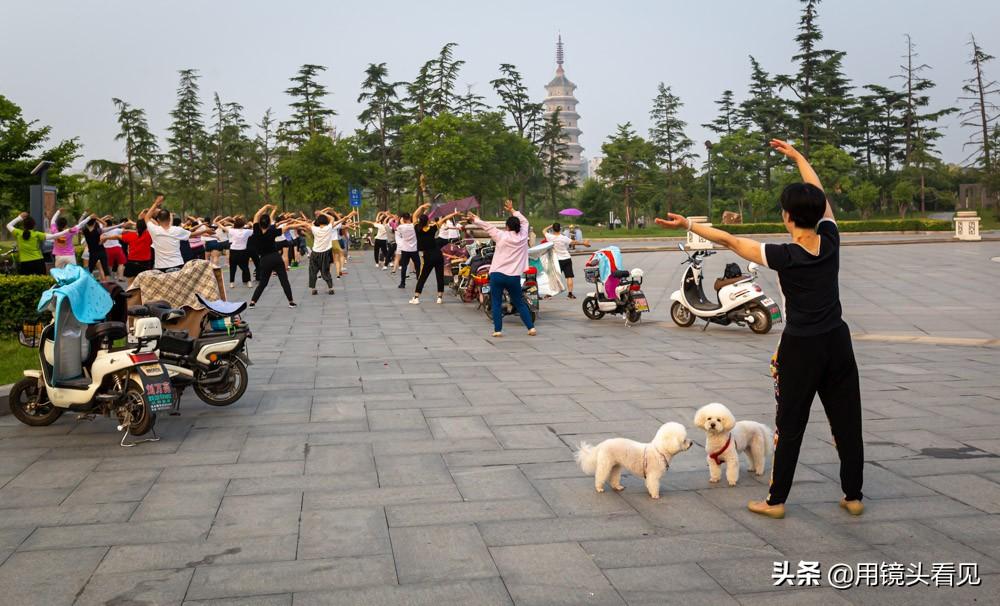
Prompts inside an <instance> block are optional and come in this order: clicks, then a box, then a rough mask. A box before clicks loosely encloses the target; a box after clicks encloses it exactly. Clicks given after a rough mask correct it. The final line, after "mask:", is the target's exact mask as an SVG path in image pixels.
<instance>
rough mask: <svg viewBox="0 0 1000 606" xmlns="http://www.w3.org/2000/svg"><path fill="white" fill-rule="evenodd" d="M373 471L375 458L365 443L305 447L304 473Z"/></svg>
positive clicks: (310, 445)
mask: <svg viewBox="0 0 1000 606" xmlns="http://www.w3.org/2000/svg"><path fill="white" fill-rule="evenodd" d="M369 471H375V460H374V458H373V457H372V451H371V447H370V446H369V445H367V444H352V445H341V446H325V445H318V446H317V445H314V444H313V443H312V442H311V441H310V443H309V446H308V448H307V449H306V465H305V473H306V474H307V475H313V474H323V475H326V474H342V473H365V472H369Z"/></svg>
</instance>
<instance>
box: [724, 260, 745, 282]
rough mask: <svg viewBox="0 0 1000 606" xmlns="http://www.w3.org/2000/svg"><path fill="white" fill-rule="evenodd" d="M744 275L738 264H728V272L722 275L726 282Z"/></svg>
mask: <svg viewBox="0 0 1000 606" xmlns="http://www.w3.org/2000/svg"><path fill="white" fill-rule="evenodd" d="M742 275H743V270H742V269H741V268H740V266H739V264H737V263H726V271H725V273H723V274H722V277H723V278H725V279H726V280H731V279H732V278H739V277H740V276H742Z"/></svg>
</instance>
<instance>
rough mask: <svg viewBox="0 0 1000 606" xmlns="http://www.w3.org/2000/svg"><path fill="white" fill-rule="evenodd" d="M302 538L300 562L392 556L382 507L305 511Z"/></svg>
mask: <svg viewBox="0 0 1000 606" xmlns="http://www.w3.org/2000/svg"><path fill="white" fill-rule="evenodd" d="M299 537H300V538H299V550H298V559H300V560H310V559H316V558H334V557H343V556H364V555H381V554H389V555H392V553H393V546H391V545H390V543H389V531H388V528H387V527H386V521H385V511H384V510H383V509H382V508H381V507H367V508H359V509H331V510H324V511H304V512H302V520H301V523H300V529H299ZM397 558H398V556H397Z"/></svg>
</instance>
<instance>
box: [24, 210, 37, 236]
mask: <svg viewBox="0 0 1000 606" xmlns="http://www.w3.org/2000/svg"><path fill="white" fill-rule="evenodd" d="M33 229H35V218H34V217H32V216H31V215H28V216H27V217H25V218H24V233H22V234H21V237H22V238H24V239H25V240H30V239H31V230H33Z"/></svg>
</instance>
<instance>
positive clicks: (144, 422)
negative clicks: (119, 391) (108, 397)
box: [118, 382, 156, 436]
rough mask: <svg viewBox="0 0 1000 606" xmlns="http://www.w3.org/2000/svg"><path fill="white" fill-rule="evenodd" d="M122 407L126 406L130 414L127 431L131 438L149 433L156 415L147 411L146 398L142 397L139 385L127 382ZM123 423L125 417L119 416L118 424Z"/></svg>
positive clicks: (154, 423)
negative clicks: (130, 418)
mask: <svg viewBox="0 0 1000 606" xmlns="http://www.w3.org/2000/svg"><path fill="white" fill-rule="evenodd" d="M122 406H127V407H128V408H129V409H130V411H131V412H132V420H131V422H130V423H129V425H128V431H129V433H131V434H132V435H133V436H142V435H145V434H147V433H149V430H150V429H152V428H153V425H156V413H155V412H153V411H151V410H150V409H149V405H148V404H146V398H144V397H143V393H142V387H140V386H139V385H137V384H135V383H132V382H129V385H128V388H126V389H125V403H124V404H123V405H122ZM124 422H125V417H124V416H123V415H121V414H119V415H118V424H119V425H121V424H122V423H124Z"/></svg>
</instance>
